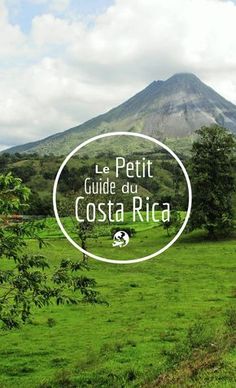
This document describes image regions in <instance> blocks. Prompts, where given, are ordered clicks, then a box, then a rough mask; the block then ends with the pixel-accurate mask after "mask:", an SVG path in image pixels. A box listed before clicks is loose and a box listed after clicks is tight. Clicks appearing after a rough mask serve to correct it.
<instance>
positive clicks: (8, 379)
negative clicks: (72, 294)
mask: <svg viewBox="0 0 236 388" xmlns="http://www.w3.org/2000/svg"><path fill="white" fill-rule="evenodd" d="M50 222H51V223H53V222H54V221H50ZM49 229H50V228H49ZM53 230H55V228H54V226H51V231H53ZM147 233H148V236H149V238H150V237H152V240H153V245H155V241H156V235H157V233H156V228H149V229H147V228H146V229H144V230H139V232H138V233H137V235H136V237H135V239H136V241H138V240H142V239H144V238H145V235H146V234H147ZM49 234H50V233H49ZM54 237H56V236H54ZM162 238H163V239H165V238H166V237H165V236H164V235H163V236H162ZM98 240H99V239H98ZM47 241H48V246H47V247H46V248H44V249H43V253H44V254H45V256H47V257H48V259H49V261H50V263H51V265H52V266H54V265H55V264H56V263H57V262H58V261H59V260H60V259H62V258H72V259H75V260H77V259H79V258H80V257H81V256H80V252H79V251H77V250H76V249H74V248H73V247H72V246H71V245H70V244H69V243H68V242H67V241H66V240H65V239H63V238H59V236H57V238H53V235H51V238H50V239H48V240H47ZM95 243H96V246H97V250H98V253H100V254H101V255H102V254H103V255H105V254H107V255H109V247H107V252H99V245H97V242H95V241H94V242H93V241H90V245H91V246H93V244H95ZM109 246H110V245H109ZM29 249H30V250H31V251H34V252H36V251H37V250H38V248H37V245H36V243H35V242H34V241H29ZM41 253H42V252H41ZM89 263H90V267H91V270H90V272H89V276H90V277H91V276H92V277H94V278H95V279H96V281H97V284H98V286H97V289H98V291H100V293H101V295H102V297H104V298H105V299H106V300H107V301H108V302H109V306H106V305H93V306H91V305H87V306H85V305H81V306H60V307H55V306H51V307H50V308H45V309H43V310H38V311H36V312H35V315H34V317H33V322H32V324H29V325H26V326H24V327H22V328H21V329H19V330H18V329H17V330H14V331H10V332H9V331H1V343H0V387H7V388H8V387H9V388H14V387H25V388H26V387H41V388H42V387H44V388H46V387H47V388H49V387H73V386H77V387H140V386H142V385H144V384H147V385H146V386H147V387H151V386H168V384H167V383H166V382H168V381H172V383H171V384H170V385H169V386H176V387H177V386H183V387H185V386H196V387H203V386H207V387H208V386H209V387H235V386H236V375H235V369H236V348H235V344H236V340H235V343H234V344H233V343H232V340H231V339H230V330H231V329H232V330H233V328H234V324H235V329H236V318H235V322H234V321H233V320H232V322H231V321H230V322H228V326H227V325H226V324H225V321H226V320H227V310H228V309H230V308H231V309H232V308H233V309H235V310H236V285H235V280H236V246H235V241H233V240H228V241H218V242H207V241H205V240H204V239H203V238H202V235H201V233H195V234H192V235H188V236H186V235H185V236H183V237H182V238H181V240H180V241H179V242H177V243H176V244H175V245H174V246H172V247H171V248H170V249H169V250H168V251H167V252H165V253H164V254H162V255H161V256H158V257H157V258H154V259H152V260H149V261H146V262H143V263H140V264H135V265H134V264H133V265H117V264H116V265H112V264H106V263H102V262H96V261H94V260H92V259H90V260H89ZM235 310H232V311H235ZM232 311H231V312H232ZM231 315H232V317H233V313H232V314H231ZM232 317H231V318H232ZM232 319H234V318H232ZM228 321H229V319H228ZM225 332H227V333H228V334H227V335H226V336H225V334H224V333H225ZM233 335H234V334H232V335H231V337H232V338H233ZM186 341H187V343H188V344H187V345H186ZM229 341H231V342H230V346H229V344H228V343H229ZM189 346H190V348H191V349H189ZM215 347H216V348H217V350H216V351H214V349H215ZM211 349H212V350H211ZM188 352H189V353H188ZM212 357H213V361H211V362H210V361H208V362H207V361H206V360H209V359H210V360H212ZM189 360H190V361H189ZM191 360H192V361H191ZM199 360H203V361H204V362H205V363H203V367H201V365H202V364H201V363H200V361H199ZM188 362H189V363H190V364H191V362H192V363H193V364H194V368H193V367H192V366H190V365H189V364H188ZM199 365H200V367H199ZM191 368H192V369H191ZM189 370H190V371H193V372H191V373H189ZM173 371H176V372H173ZM178 371H179V372H178ZM172 373H176V374H177V376H178V373H179V374H180V376H181V378H182V379H184V380H183V381H181V380H179V379H178V377H176V376H175V375H173V376H172V375H171V374H172ZM185 375H186V376H185ZM158 376H161V379H160V380H158V381H157V380H156V379H157V378H158ZM168 379H169V380H168ZM171 379H172V380H171ZM155 381H156V383H155ZM161 381H162V382H163V385H161V384H162V383H161ZM158 384H159V385H158ZM178 384H179V385H178ZM191 384H192V385H191Z"/></svg>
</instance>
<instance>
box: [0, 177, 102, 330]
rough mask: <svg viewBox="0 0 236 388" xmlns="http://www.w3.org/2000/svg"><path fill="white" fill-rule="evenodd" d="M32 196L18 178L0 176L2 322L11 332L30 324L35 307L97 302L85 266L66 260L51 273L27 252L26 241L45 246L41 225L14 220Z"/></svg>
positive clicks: (44, 264) (45, 265)
mask: <svg viewBox="0 0 236 388" xmlns="http://www.w3.org/2000/svg"><path fill="white" fill-rule="evenodd" d="M29 195H30V191H29V189H28V188H27V187H25V186H24V185H23V184H22V182H21V180H20V179H19V178H14V177H13V176H12V175H11V174H7V175H6V176H4V175H1V176H0V259H7V260H8V265H7V268H6V269H1V270H0V284H1V291H0V320H1V321H2V323H3V325H4V326H5V327H7V328H10V329H12V328H14V327H18V326H19V325H20V323H21V322H23V323H25V322H27V321H29V318H30V315H31V313H32V307H33V306H36V307H39V308H41V307H43V306H45V305H48V304H49V303H51V302H53V301H54V302H56V304H57V305H59V304H64V303H67V304H77V303H79V302H90V303H93V302H97V301H98V299H97V292H96V291H94V289H93V287H94V286H95V281H94V280H93V279H90V278H88V277H86V276H81V275H79V274H78V271H80V270H82V269H86V268H87V267H86V266H85V264H84V263H81V262H73V261H71V260H69V259H64V260H62V261H61V263H60V265H59V268H57V269H54V271H53V272H52V273H50V272H49V263H48V261H47V260H46V259H45V258H44V257H43V256H42V255H39V254H37V255H33V254H28V253H25V252H26V246H27V242H26V241H27V240H26V238H31V239H32V238H34V239H37V240H38V242H39V245H40V246H41V247H42V245H43V241H42V239H41V238H40V237H39V236H38V232H39V231H40V230H41V228H42V227H43V226H42V224H41V223H29V222H23V221H22V219H21V218H18V219H17V222H16V221H15V214H18V213H21V212H22V211H23V210H24V209H25V208H26V207H27V202H28V200H29ZM76 291H79V292H80V297H79V296H78V294H77V293H76Z"/></svg>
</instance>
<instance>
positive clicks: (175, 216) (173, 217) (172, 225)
mask: <svg viewBox="0 0 236 388" xmlns="http://www.w3.org/2000/svg"><path fill="white" fill-rule="evenodd" d="M162 226H163V229H165V230H166V233H167V236H170V235H171V234H172V233H177V231H178V230H179V229H180V226H181V214H180V212H178V211H177V210H171V212H170V220H169V221H167V222H163V221H162Z"/></svg>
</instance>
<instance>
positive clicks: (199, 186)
mask: <svg viewBox="0 0 236 388" xmlns="http://www.w3.org/2000/svg"><path fill="white" fill-rule="evenodd" d="M197 134H198V136H199V137H198V139H197V140H196V141H195V142H194V143H193V148H192V159H191V181H192V188H193V208H192V215H191V228H192V229H195V228H202V227H203V228H205V229H206V230H207V231H208V233H209V236H210V237H211V238H216V237H217V236H219V235H227V234H228V233H229V232H231V231H232V228H233V209H232V197H233V193H234V190H235V183H234V166H235V145H236V143H235V138H234V136H233V135H232V134H230V133H229V132H228V131H227V130H226V129H224V128H221V127H219V126H217V125H214V126H211V127H202V128H201V129H200V130H198V131H197Z"/></svg>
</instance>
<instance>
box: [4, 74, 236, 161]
mask: <svg viewBox="0 0 236 388" xmlns="http://www.w3.org/2000/svg"><path fill="white" fill-rule="evenodd" d="M215 123H217V124H219V125H221V126H224V127H226V128H228V129H230V130H231V131H232V132H235V133H236V106H235V105H234V104H232V103H231V102H229V101H227V100H226V99H224V98H223V97H221V96H220V95H219V94H218V93H216V92H215V91H214V90H213V89H212V88H210V87H209V86H207V85H205V84H204V83H203V82H202V81H201V80H200V79H199V78H197V77H196V76H195V75H193V74H188V73H181V74H175V75H174V76H172V77H171V78H169V79H168V80H166V81H154V82H152V83H151V84H150V85H148V86H147V87H146V88H145V89H144V90H142V91H141V92H139V93H137V94H136V95H135V96H133V97H132V98H130V99H129V100H127V101H125V102H124V103H123V104H121V105H119V106H118V107H116V108H114V109H112V110H110V111H109V112H107V113H105V114H102V115H100V116H98V117H95V118H94V119H91V120H89V121H87V122H85V123H84V124H82V125H79V126H77V127H74V128H71V129H69V130H67V131H64V132H61V133H57V134H55V135H53V136H50V137H48V138H46V139H43V140H39V141H36V142H33V143H28V144H25V145H22V146H17V147H13V148H10V149H9V150H7V152H10V153H15V152H27V153H32V152H37V153H39V154H42V155H43V154H49V153H54V154H55V155H61V154H67V153H68V152H70V151H71V150H72V149H73V148H75V147H76V146H77V145H78V144H80V143H81V142H82V141H83V140H85V139H87V138H89V137H92V136H94V135H97V134H100V133H105V132H110V131H119V130H122V131H135V132H142V133H146V134H149V135H151V136H154V137H156V138H159V139H160V140H163V139H165V141H166V142H167V143H168V142H170V143H172V142H173V140H175V139H179V144H180V145H181V144H183V143H184V142H186V141H187V143H189V142H190V141H191V137H192V135H193V133H194V131H195V130H196V129H198V128H199V127H201V126H202V125H211V124H215Z"/></svg>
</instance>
